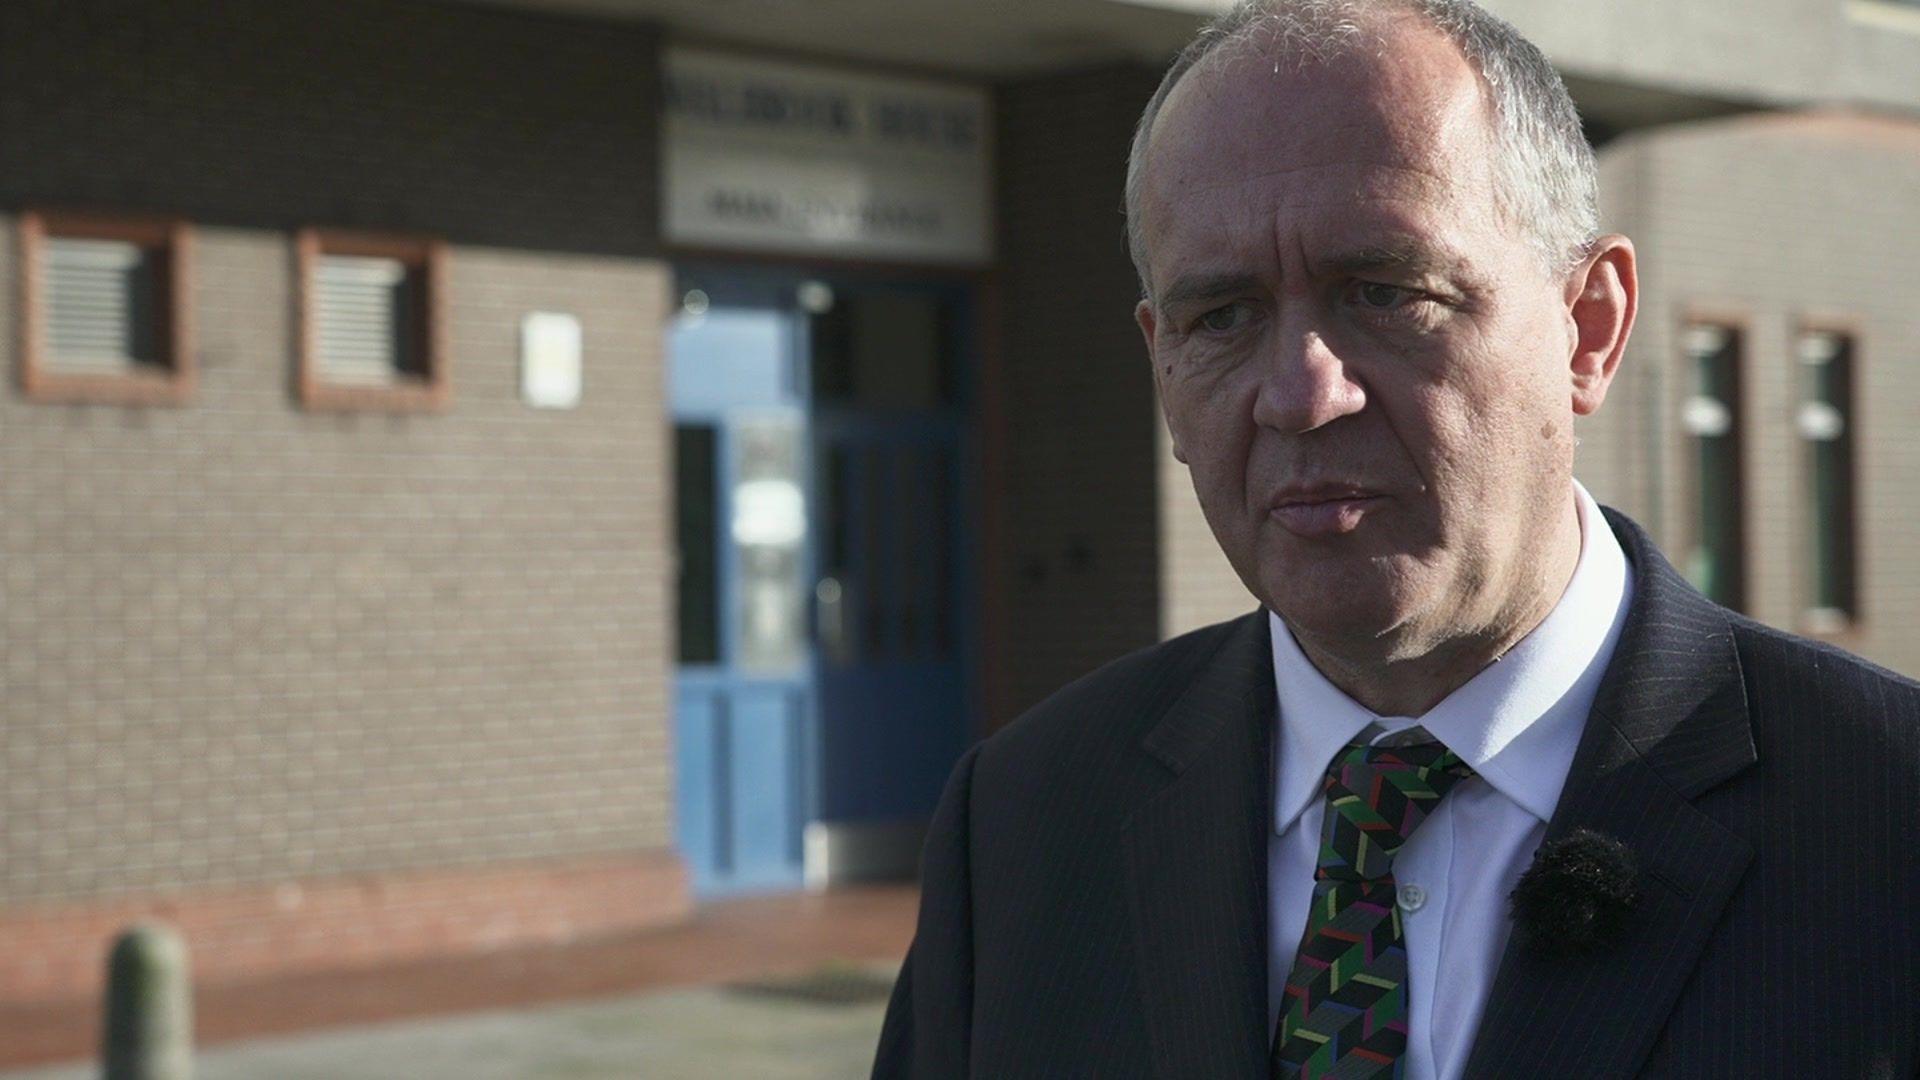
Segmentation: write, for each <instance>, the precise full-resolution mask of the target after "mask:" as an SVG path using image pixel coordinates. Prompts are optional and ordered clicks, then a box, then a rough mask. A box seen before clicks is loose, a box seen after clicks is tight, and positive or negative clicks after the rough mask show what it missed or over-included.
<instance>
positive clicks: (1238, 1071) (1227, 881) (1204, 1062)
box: [1124, 609, 1275, 1080]
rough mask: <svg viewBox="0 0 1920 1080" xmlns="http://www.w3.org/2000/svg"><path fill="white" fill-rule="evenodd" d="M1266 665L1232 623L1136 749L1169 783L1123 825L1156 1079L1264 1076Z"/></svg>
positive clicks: (1260, 627)
mask: <svg viewBox="0 0 1920 1080" xmlns="http://www.w3.org/2000/svg"><path fill="white" fill-rule="evenodd" d="M1274 710H1275V703H1274V690H1273V659H1272V654H1271V649H1270V645H1269V640H1268V636H1267V619H1266V612H1265V610H1264V609H1263V610H1261V611H1258V612H1255V613H1254V614H1252V615H1248V616H1246V617H1244V618H1242V619H1240V620H1238V621H1237V622H1236V623H1235V624H1234V625H1233V627H1232V629H1231V630H1230V631H1229V633H1228V636H1227V638H1226V640H1225V642H1224V643H1223V644H1222V645H1221V646H1220V648H1219V649H1218V650H1217V651H1216V652H1215V654H1214V656H1213V658H1212V659H1211V660H1210V661H1209V662H1208V664H1207V666H1206V668H1205V669H1204V670H1203V671H1202V672H1201V673H1200V675H1199V677H1198V678H1196V679H1195V680H1194V682H1193V684H1192V685H1191V686H1190V687H1189V688H1188V690H1187V692H1186V693H1184V694H1183V695H1182V696H1181V697H1180V699H1179V700H1178V701H1176V702H1175V703H1174V705H1173V707H1172V708H1170V709H1169V710H1168V711H1167V713H1166V715H1165V716H1164V717H1162V718H1161V720H1160V722H1159V723H1158V724H1157V725H1155V727H1154V728H1153V729H1152V731H1151V732H1150V733H1149V734H1148V735H1147V737H1146V738H1145V739H1144V740H1143V742H1142V749H1143V750H1144V751H1145V752H1146V753H1147V754H1149V755H1150V756H1152V757H1153V758H1155V759H1156V760H1158V761H1159V762H1160V763H1161V764H1162V765H1163V766H1165V768H1166V769H1167V775H1168V779H1167V784H1166V786H1165V787H1164V788H1162V789H1161V790H1160V791H1159V792H1158V793H1157V794H1156V795H1155V796H1154V797H1153V798H1151V799H1149V800H1148V801H1147V802H1146V803H1144V804H1143V805H1142V806H1141V807H1140V809H1139V810H1138V811H1136V812H1135V813H1134V814H1133V816H1132V817H1131V818H1129V819H1128V821H1127V824H1126V826H1125V831H1124V836H1125V841H1124V842H1125V844H1126V855H1127V873H1128V881H1129V886H1130V893H1131V895H1130V896H1129V901H1130V904H1131V915H1132V919H1133V946H1134V949H1135V953H1136V955H1137V956H1138V958H1139V964H1140V990H1141V996H1142V1003H1143V1007H1144V1009H1145V1012H1146V1019H1147V1028H1148V1035H1149V1039H1150V1041H1151V1044H1152V1047H1153V1056H1154V1066H1155V1068H1154V1072H1155V1074H1156V1075H1159V1076H1163V1077H1189V1076H1206V1077H1213V1078H1222V1080H1226V1078H1242V1077H1245V1078H1253V1077H1264V1076H1265V1074H1266V1055H1267V1046H1266V1030H1267V1000H1266V998H1267V979H1266V971H1267V960H1266V954H1267V831H1268V830H1267V828H1266V822H1267V821H1268V820H1269V819H1270V816H1271V814H1270V811H1269V810H1268V809H1267V807H1268V806H1269V804H1270V803H1271V802H1272V795H1271V790H1272V789H1271V785H1272V777H1271V758H1272V754H1271V749H1270V748H1271V746H1272V742H1271V739H1272V727H1273V719H1274Z"/></svg>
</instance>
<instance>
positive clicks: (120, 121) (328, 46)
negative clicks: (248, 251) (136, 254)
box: [0, 0, 658, 254]
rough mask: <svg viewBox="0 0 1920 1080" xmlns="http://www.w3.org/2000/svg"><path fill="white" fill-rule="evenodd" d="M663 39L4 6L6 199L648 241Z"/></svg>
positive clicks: (470, 23)
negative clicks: (659, 68)
mask: <svg viewBox="0 0 1920 1080" xmlns="http://www.w3.org/2000/svg"><path fill="white" fill-rule="evenodd" d="M657 53H658V49H657V35H656V34H655V33H654V32H653V31H652V30H651V29H649V28H647V27H645V26H640V25H635V24H630V23H618V22H594V23H586V22H582V21H576V20H571V19H565V18H558V17H549V16H543V15H530V14H523V13H519V12H511V11H496V10H492V9H489V8H483V7H469V6H466V5H452V4H449V5H439V4H429V3H420V2H412V0H331V2H329V3H326V4H321V5H313V4H292V3H285V2H283V0H6V2H5V3H0V209H4V210H11V209H17V208H19V207H21V206H24V205H28V204H32V203H55V204H62V205H77V206H102V207H110V208H114V209H144V210H152V211H159V212H165V213H173V214H184V215H186V216H188V217H191V218H194V219H196V220H198V221H201V222H211V223H220V224H229V225H246V226H258V227H264V228H273V229H283V228H288V227H291V226H295V225H302V224H325V225H334V226H363V227H380V228H402V229H413V230H421V231H426V232H433V233H439V234H442V235H444V236H446V237H447V238H449V239H451V240H454V241H456V242H462V243H473V244H492V245H501V246H515V247H531V248H538V249H541V250H548V251H576V252H590V253H605V254H647V253H650V252H651V251H653V250H654V249H655V247H656V246H657V237H656V234H657V229H656V226H655V221H656V217H657V215H656V213H655V206H656V204H657V199H656V196H655V187H656V169H655V167H654V147H655V144H656V141H657V140H656V115H655V109H656V99H657V96H658V90H657V85H658V79H657V69H658V63H657Z"/></svg>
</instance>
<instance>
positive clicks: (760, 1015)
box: [0, 970, 890, 1080]
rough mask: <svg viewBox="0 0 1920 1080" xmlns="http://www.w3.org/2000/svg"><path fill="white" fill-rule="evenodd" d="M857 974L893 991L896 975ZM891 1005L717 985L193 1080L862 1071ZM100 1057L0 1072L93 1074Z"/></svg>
mask: <svg viewBox="0 0 1920 1080" xmlns="http://www.w3.org/2000/svg"><path fill="white" fill-rule="evenodd" d="M861 977H862V978H863V979H865V980H867V981H869V982H871V983H873V984H874V985H876V986H884V984H885V982H886V981H887V980H888V979H889V978H890V973H887V972H884V971H881V970H873V971H871V972H862V973H861ZM884 1009H885V1004H884V1002H883V1001H880V1000H875V999H873V998H871V997H868V998H865V999H863V1000H859V1001H854V1002H821V1001H817V1000H804V999H799V998H794V997H788V996H777V995H775V994H772V993H766V992H761V993H745V992H741V991H739V990H732V989H726V988H720V987H699V988H695V989H689V990H667V991H660V992H657V993H654V994H649V995H645V996H641V997H631V998H621V999H618V1000H612V1001H596V1002H591V1003H586V1004H573V1005H549V1006H546V1007H543V1008H538V1009H520V1010H514V1011H508V1012H488V1013H479V1014H474V1015H468V1016H460V1017H456V1018H452V1019H440V1020H410V1021H403V1022H399V1023H390V1024H379V1025H374V1026H371V1027H358V1028H351V1029H348V1030H345V1031H335V1032H327V1033H324V1034H318V1035H304V1036H294V1037H282V1038H275V1039H262V1040H252V1041H246V1042H238V1043H229V1044H227V1045H225V1046H221V1047H218V1048H215V1049H212V1050H207V1051H203V1052H202V1053H200V1054H199V1055H198V1057H197V1059H196V1061H195V1063H194V1064H195V1074H194V1075H195V1077H196V1080H262V1078H269V1077H270V1078H272V1080H563V1078H564V1080H639V1078H645V1080H715V1078H724V1080H733V1078H735V1077H741V1078H746V1077H751V1078H753V1080H860V1078H863V1077H865V1076H866V1075H867V1073H868V1070H869V1069H871V1067H872V1062H873V1050H874V1043H875V1040H876V1039H877V1038H878V1036H879V1032H880V1020H881V1014H882V1012H883V1011H884ZM98 1076H99V1069H98V1066H96V1065H94V1064H93V1063H91V1062H87V1063H84V1064H79V1065H63V1066H53V1067H50V1068H39V1069H31V1070H27V1071H22V1072H4V1073H0V1080H97V1077H98Z"/></svg>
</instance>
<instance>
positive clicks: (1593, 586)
mask: <svg viewBox="0 0 1920 1080" xmlns="http://www.w3.org/2000/svg"><path fill="white" fill-rule="evenodd" d="M1573 489H1574V502H1575V504H1576V505H1577V506H1578V508H1579V515H1580V534H1581V543H1580V558H1579V561H1578V563H1576V565H1575V566H1574V571H1573V577H1572V579H1571V580H1569V581H1568V582H1567V589H1566V592H1565V593H1563V594H1562V595H1561V597H1560V602H1559V603H1558V604H1556V605H1555V606H1554V608H1553V610H1552V611H1551V612H1548V614H1547V617H1546V619H1545V620H1544V621H1542V622H1541V623H1540V625H1539V626H1536V627H1534V629H1533V632H1532V633H1530V634H1528V635H1527V636H1526V637H1524V638H1522V639H1521V640H1520V642H1519V643H1518V644H1516V645H1515V646H1514V647H1513V648H1512V649H1510V650H1508V652H1507V653H1506V655H1505V656H1502V657H1501V658H1500V659H1499V660H1497V661H1495V662H1494V663H1492V664H1489V665H1487V666H1486V667H1485V668H1483V669H1482V670H1481V671H1480V673H1479V674H1477V675H1475V676H1474V677H1473V678H1472V679H1469V680H1468V681H1467V682H1466V683H1465V684H1464V685H1462V686H1461V687H1459V688H1458V689H1456V690H1455V691H1454V692H1453V693H1451V694H1449V695H1447V696H1446V697H1445V698H1444V699H1442V700H1441V701H1440V703H1439V704H1437V705H1435V706H1434V707H1433V708H1431V709H1429V710H1427V712H1426V714H1425V715H1424V716H1420V717H1417V718H1415V717H1406V716H1398V717H1389V716H1378V715H1376V714H1374V713H1373V712H1372V711H1371V710H1369V709H1367V708H1366V707H1365V706H1363V705H1361V704H1360V703H1359V702H1357V701H1354V700H1353V699H1352V698H1350V697H1348V696H1347V695H1346V694H1345V693H1343V692H1342V691H1341V690H1340V689H1339V688H1338V687H1336V686H1334V685H1333V684H1332V683H1331V682H1329V681H1327V677H1326V676H1325V675H1322V674H1321V673H1320V671H1319V669H1318V668H1315V667H1314V666H1313V663H1312V661H1310V660H1308V659H1307V656H1306V654H1305V653H1303V652H1301V651H1300V646H1299V643H1297V642H1295V641H1294V640H1293V635H1292V633H1290V632H1289V631H1288V630H1287V628H1286V624H1284V623H1282V622H1281V621H1280V617H1279V616H1277V615H1274V614H1273V613H1272V612H1268V615H1267V617H1268V620H1269V622H1270V625H1271V628H1272V631H1273V632H1272V635H1271V636H1272V638H1273V674H1274V683H1275V687H1276V689H1277V691H1278V693H1279V697H1280V721H1279V731H1278V733H1277V735H1278V737H1277V738H1276V739H1275V740H1274V754H1275V769H1274V831H1275V832H1276V833H1280V832H1285V831H1286V830H1287V829H1288V827H1289V826H1291V825H1292V824H1293V822H1294V821H1295V820H1296V819H1297V818H1299V816H1300V815H1301V813H1302V812H1304V811H1305V810H1306V808H1307V807H1308V806H1309V805H1311V804H1312V802H1313V800H1314V799H1316V798H1318V797H1319V795H1320V786H1321V779H1322V778H1323V777H1324V776H1325V775H1326V770H1327V764H1328V762H1330V761H1332V760H1333V755H1334V753H1335V752H1337V751H1338V750H1339V749H1340V748H1341V747H1343V746H1345V745H1346V744H1347V743H1349V742H1352V741H1353V740H1354V738H1355V737H1357V736H1358V735H1360V733H1361V732H1363V731H1365V730H1367V727H1368V725H1370V724H1377V725H1379V727H1380V731H1381V733H1382V734H1389V733H1392V732H1396V731H1400V730H1404V729H1405V728H1408V727H1411V726H1413V725H1414V724H1416V723H1417V724H1419V725H1421V726H1422V727H1425V728H1426V729H1427V730H1428V731H1429V732H1431V733H1432V734H1433V736H1434V737H1435V738H1437V739H1439V740H1440V741H1441V742H1443V743H1445V744H1446V745H1447V747H1448V748H1449V749H1451V750H1452V751H1453V752H1454V753H1456V754H1458V755H1460V757H1461V759H1462V760H1464V761H1465V762H1466V763H1467V764H1468V765H1471V766H1472V767H1473V769H1474V771H1475V772H1476V773H1478V774H1479V775H1480V776H1482V777H1484V778H1485V779H1486V781H1487V783H1489V784H1491V785H1492V786H1493V787H1494V789H1495V790H1497V791H1499V792H1500V794H1502V795H1504V796H1506V797H1507V798H1508V799H1511V800H1512V801H1513V802H1515V803H1517V804H1519V805H1520V806H1521V807H1522V808H1523V809H1525V810H1526V811H1527V812H1528V813H1530V814H1532V815H1533V816H1534V817H1536V818H1538V819H1539V820H1540V821H1542V822H1545V821H1546V820H1547V819H1548V818H1549V817H1551V816H1552V814H1553V808H1554V806H1555V805H1556V804H1557V803H1558V802H1559V801H1560V789H1561V787H1562V786H1564V785H1565V783H1566V779H1567V771H1568V770H1569V769H1570V768H1572V766H1573V753H1574V750H1575V749H1576V748H1577V747H1578V746H1579V744H1580V733H1581V731H1582V729H1583V728H1585V726H1586V718H1587V712H1588V710H1589V709H1590V708H1591V707H1592V705H1593V697H1594V694H1595V692H1596V691H1598V689H1599V686H1600V678H1601V676H1602V675H1603V674H1605V672H1606V668H1607V662H1608V661H1609V660H1611V659H1612V657H1613V650H1614V646H1615V645H1616V644H1617V643H1618V641H1619V639H1620V628H1621V627H1622V626H1623V625H1624V624H1625V622H1626V615H1627V605H1628V601H1629V599H1630V598H1631V597H1632V595H1633V590H1632V581H1631V580H1630V577H1631V574H1632V568H1631V567H1630V566H1629V565H1628V563H1627V557H1626V553H1625V552H1623V551H1622V550H1621V548H1620V542H1619V541H1618V540H1616V539H1614V536H1613V530H1612V529H1611V528H1609V527H1608V526H1607V523H1606V519H1605V518H1602V517H1601V516H1600V507H1599V505H1598V504H1596V503H1595V502H1594V501H1593V496H1591V495H1589V494H1588V493H1587V489H1586V488H1585V487H1583V486H1581V484H1580V483H1579V481H1577V480H1576V481H1574V484H1573Z"/></svg>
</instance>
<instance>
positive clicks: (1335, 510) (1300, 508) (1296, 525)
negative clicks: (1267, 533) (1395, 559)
mask: <svg viewBox="0 0 1920 1080" xmlns="http://www.w3.org/2000/svg"><path fill="white" fill-rule="evenodd" d="M1384 498H1385V496H1382V495H1380V494H1378V493H1377V492H1374V491H1371V490H1369V489H1367V488H1363V487H1359V486H1357V485H1352V486H1349V485H1339V486H1325V487H1314V488H1307V489H1301V490H1294V491H1283V492H1281V493H1280V494H1279V495H1277V496H1275V497H1274V499H1273V501H1272V502H1271V503H1269V504H1268V506H1269V509H1268V511H1267V515H1268V516H1269V517H1271V518H1273V520H1275V521H1277V522H1279V523H1280V526H1281V528H1284V529H1286V530H1287V531H1288V532H1290V533H1293V534H1294V535H1295V536H1299V537H1301V538H1303V539H1308V540H1317V539H1322V538H1325V537H1329V536H1339V535H1341V534H1343V533H1349V532H1352V531H1353V530H1354V529H1356V528H1358V527H1359V526H1360V519H1361V518H1363V517H1365V516H1366V514H1367V512H1368V511H1369V510H1372V509H1373V508H1374V507H1376V506H1378V505H1379V504H1380V503H1381V502H1382V501H1383V500H1384Z"/></svg>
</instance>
